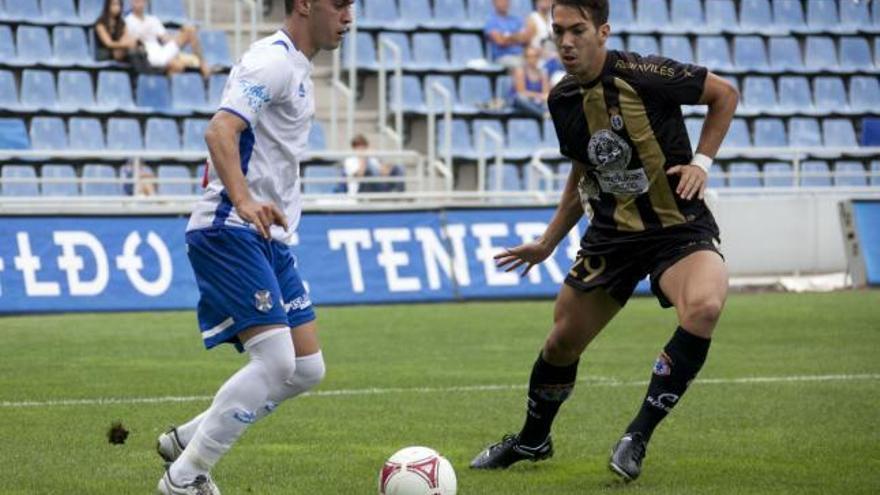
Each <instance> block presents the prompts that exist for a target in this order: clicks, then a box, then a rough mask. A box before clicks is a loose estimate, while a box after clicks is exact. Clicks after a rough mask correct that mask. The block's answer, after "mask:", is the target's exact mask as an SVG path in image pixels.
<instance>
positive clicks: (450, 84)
mask: <svg viewBox="0 0 880 495" xmlns="http://www.w3.org/2000/svg"><path fill="white" fill-rule="evenodd" d="M434 83H440V85H441V86H443V87H444V88H446V90H447V91H449V96H451V97H452V103H453V104H456V103H457V102H458V101H459V99H458V91H456V89H455V79H453V78H452V76H446V75H438V74H431V75H428V76H427V77H425V100H426V101H427V98H428V91H429V88H430V87H431V85H432V84H434ZM434 109H435V110H437V111H443V100H442V99H441V98H440V97H439V95H437V96H436V97H435V98H434Z"/></svg>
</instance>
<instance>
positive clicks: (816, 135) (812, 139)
mask: <svg viewBox="0 0 880 495" xmlns="http://www.w3.org/2000/svg"><path fill="white" fill-rule="evenodd" d="M788 142H789V145H790V146H793V147H798V148H800V147H816V146H822V132H821V131H820V130H819V121H818V120H816V119H814V118H810V117H795V118H793V119H791V120H789V122H788Z"/></svg>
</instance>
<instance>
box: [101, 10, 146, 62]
mask: <svg viewBox="0 0 880 495" xmlns="http://www.w3.org/2000/svg"><path fill="white" fill-rule="evenodd" d="M95 34H96V35H97V37H98V41H99V42H100V44H99V45H98V47H97V50H96V51H97V58H98V60H115V61H117V62H127V61H128V60H129V52H130V51H132V50H135V49H136V48H137V41H136V40H135V39H134V38H132V37H131V36H130V35H129V33H128V32H127V31H126V29H125V21H124V20H123V19H122V0H107V1H106V2H104V9H103V10H102V11H101V16H100V17H98V21H97V22H96V23H95Z"/></svg>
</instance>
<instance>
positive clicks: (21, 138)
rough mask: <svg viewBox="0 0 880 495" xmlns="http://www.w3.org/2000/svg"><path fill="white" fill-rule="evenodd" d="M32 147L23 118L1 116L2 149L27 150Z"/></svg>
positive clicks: (0, 144)
mask: <svg viewBox="0 0 880 495" xmlns="http://www.w3.org/2000/svg"><path fill="white" fill-rule="evenodd" d="M30 147H31V141H30V139H29V138H28V132H27V129H26V128H25V126H24V121H23V120H21V119H12V118H0V149H4V150H25V149H28V148H30Z"/></svg>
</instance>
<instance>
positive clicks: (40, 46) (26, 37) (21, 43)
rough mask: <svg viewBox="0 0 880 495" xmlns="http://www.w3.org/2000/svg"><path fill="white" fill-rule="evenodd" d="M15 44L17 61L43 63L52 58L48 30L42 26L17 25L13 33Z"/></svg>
mask: <svg viewBox="0 0 880 495" xmlns="http://www.w3.org/2000/svg"><path fill="white" fill-rule="evenodd" d="M16 3H17V2H16ZM15 46H16V47H17V48H18V57H17V61H18V62H19V63H23V64H36V63H45V62H46V61H48V60H51V59H52V47H51V45H50V44H49V31H47V30H46V28H44V27H39V26H19V27H18V31H17V32H16V33H15Z"/></svg>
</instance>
